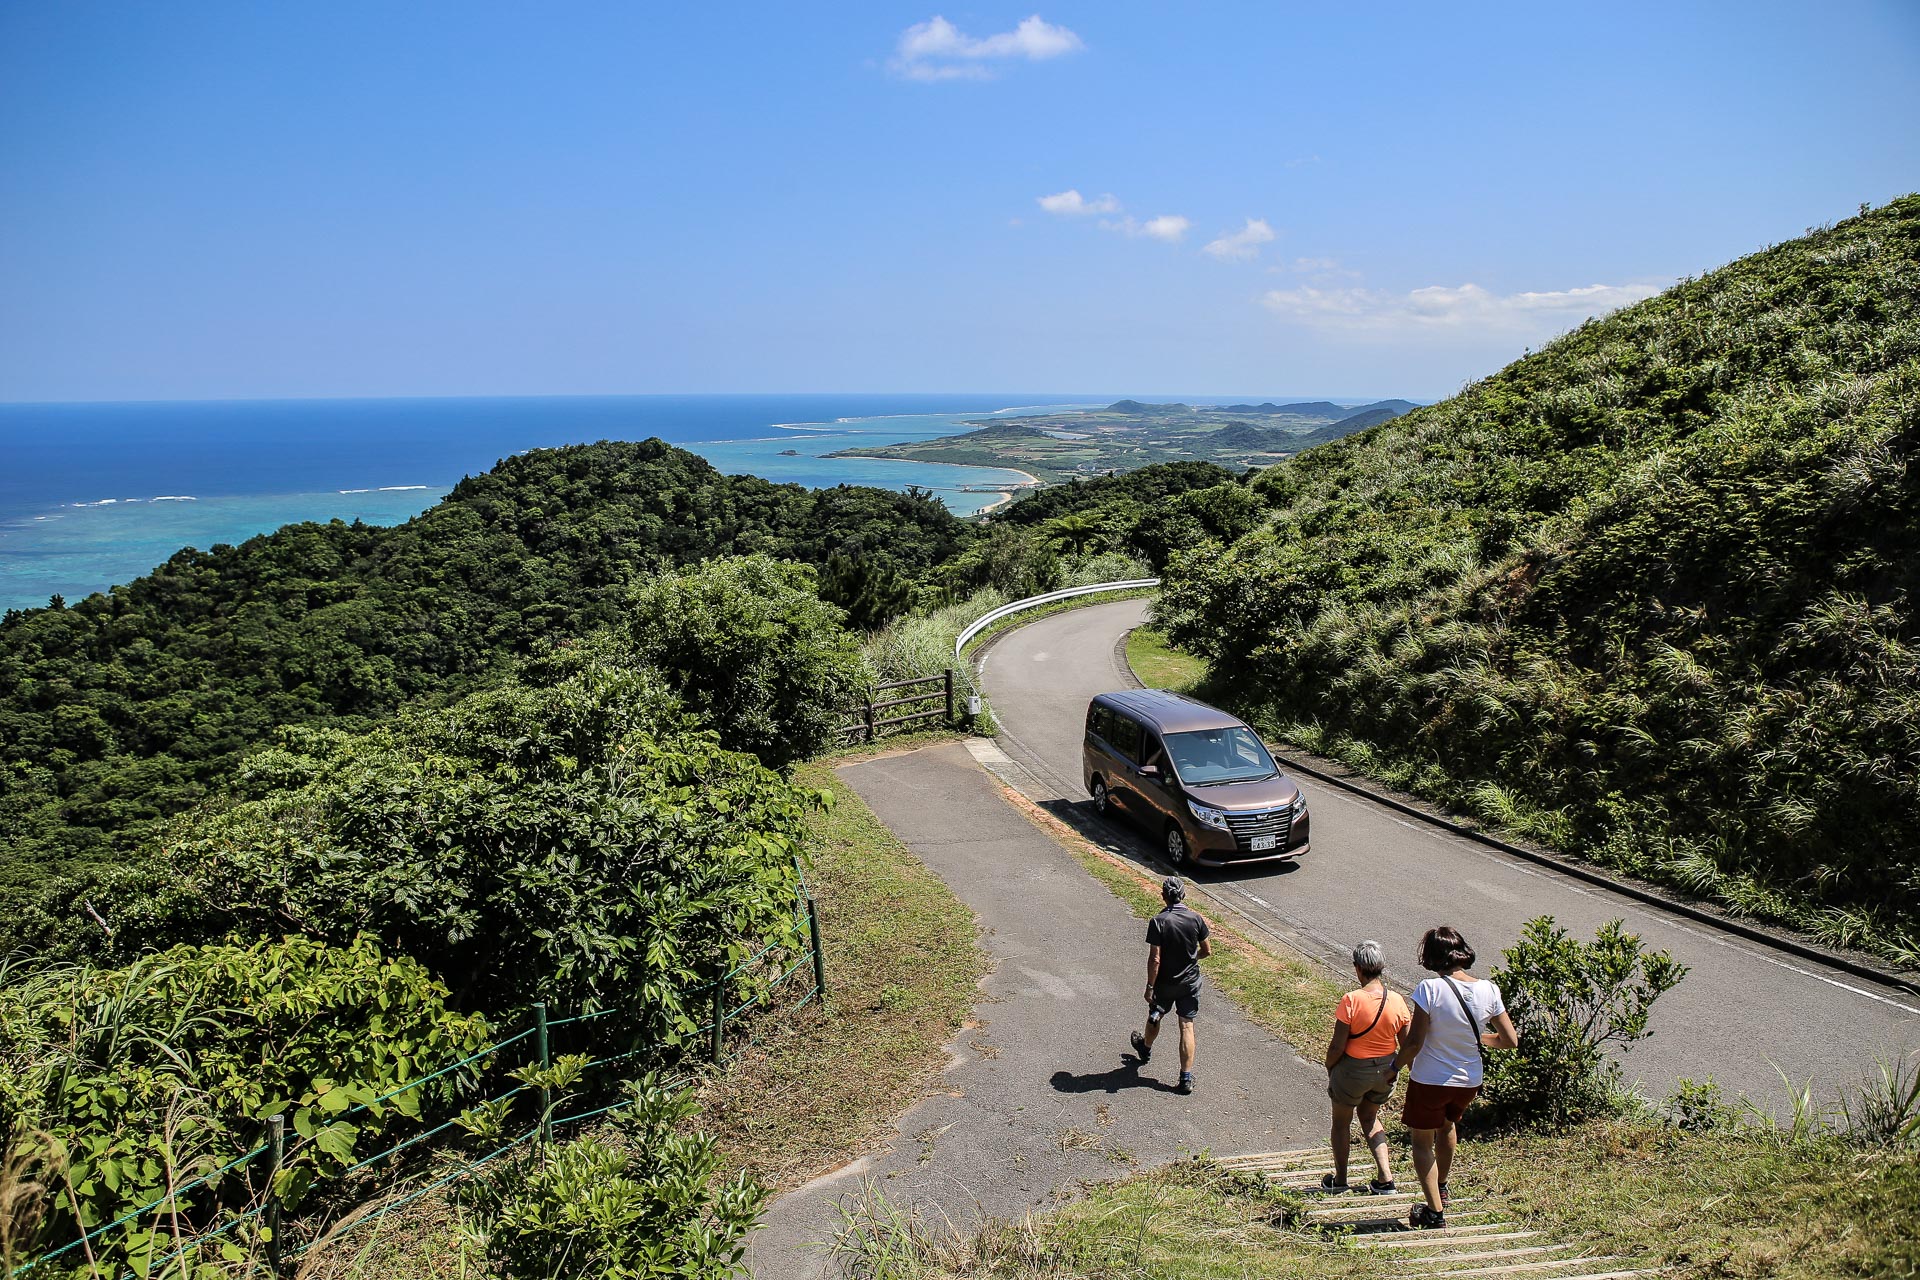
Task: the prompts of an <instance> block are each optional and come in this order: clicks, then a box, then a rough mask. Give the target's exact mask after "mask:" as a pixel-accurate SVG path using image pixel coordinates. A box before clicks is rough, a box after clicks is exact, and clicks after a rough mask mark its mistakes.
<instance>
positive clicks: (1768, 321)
mask: <svg viewBox="0 0 1920 1280" xmlns="http://www.w3.org/2000/svg"><path fill="white" fill-rule="evenodd" d="M1917 362H1920V196H1907V197H1905V198H1902V199H1900V200H1897V201H1895V202H1893V203H1892V204H1890V205H1888V206H1886V207H1884V208H1882V209H1879V210H1876V211H1873V212H1871V213H1867V214H1863V215H1861V216H1859V217H1855V218H1849V219H1847V220H1846V221H1844V222H1841V223H1839V224H1838V225H1837V226H1834V227H1832V228H1830V229H1826V230H1821V231H1817V232H1814V233H1812V234H1810V235H1808V236H1806V237H1805V238H1803V239H1798V240H1792V241H1788V242H1787V243H1784V244H1781V245H1778V246H1775V247H1774V248H1771V249H1767V250H1765V251H1764V252H1761V253H1757V254H1754V255H1753V256H1751V257H1748V258H1744V259H1742V260H1740V261H1738V262H1735V263H1732V264H1731V265H1729V266H1726V267H1723V268H1721V269H1720V270H1717V271H1713V272H1711V273H1709V274H1707V275H1704V276H1702V277H1700V278H1699V279H1691V280H1687V281H1685V282H1684V283H1682V284H1680V285H1677V286H1675V287H1674V288H1672V289H1669V290H1668V291H1667V292H1665V293H1664V294H1661V295H1660V296H1658V297H1656V298H1652V299H1649V300H1647V301H1646V302H1642V303H1640V304H1638V305H1635V306H1632V307H1628V308H1626V309H1625V310H1622V311H1619V312H1617V313H1615V314H1613V315H1611V316H1607V317H1605V318H1603V319H1600V320H1594V321H1590V322H1588V323H1586V324H1583V325H1582V326H1580V327H1579V328H1578V329H1576V330H1574V331H1573V332H1571V333H1569V334H1567V335H1566V336H1564V337H1562V338H1560V339H1558V340H1557V341H1555V342H1553V343H1550V344H1549V345H1547V346H1546V347H1545V348H1544V349H1543V350H1540V351H1538V352H1535V353H1533V354H1531V355H1528V356H1525V357H1524V358H1522V359H1520V360H1517V361H1515V362H1514V363H1513V364H1511V365H1509V366H1508V367H1507V368H1505V369H1503V370H1501V371H1500V372H1498V373H1496V374H1494V375H1492V376H1491V377H1488V378H1486V379H1484V380H1482V381H1480V382H1477V383H1475V384H1473V385H1472V386H1470V387H1468V388H1467V389H1466V390H1465V391H1463V392H1461V393H1460V394H1459V395H1457V396H1454V397H1453V398H1452V399H1449V400H1445V401H1442V402H1441V403H1439V404H1434V405H1429V406H1426V407H1424V408H1419V409H1415V410H1413V411H1412V412H1410V413H1408V414H1406V415H1405V416H1404V417H1400V418H1398V419H1397V420H1395V421H1391V422H1386V423H1383V424H1380V425H1376V426H1375V427H1374V429H1373V430H1371V431H1367V432H1365V433H1364V434H1359V435H1350V436H1348V437H1347V438H1345V439H1343V440H1339V441H1335V442H1333V443H1331V444H1328V445H1325V446H1323V447H1321V448H1317V449H1313V450H1310V451H1307V452H1304V453H1301V454H1299V455H1297V456H1296V457H1294V458H1293V459H1291V460H1290V461H1288V462H1285V463H1282V464H1279V465H1277V466H1272V467H1268V468H1265V469H1264V470H1262V471H1261V472H1260V473H1259V475H1258V476H1256V477H1255V478H1254V479H1253V480H1252V481H1251V482H1250V486H1249V487H1250V488H1251V489H1252V490H1253V491H1254V492H1255V493H1258V494H1261V495H1263V496H1265V497H1266V498H1267V500H1268V501H1269V502H1270V503H1272V504H1273V506H1274V508H1275V510H1274V512H1273V514H1272V515H1271V516H1270V517H1269V518H1268V519H1267V520H1266V522H1265V527H1263V528H1261V529H1259V530H1258V531H1256V532H1255V533H1253V534H1251V535H1249V536H1247V537H1245V538H1243V539H1241V540H1240V541H1238V542H1237V543H1235V544H1234V545H1233V547H1232V548H1230V549H1229V550H1228V551H1227V552H1226V553H1224V554H1221V555H1213V554H1209V555H1205V556H1191V557H1178V556H1176V557H1174V559H1173V560H1172V562H1171V564H1170V566H1169V568H1168V571H1167V573H1166V575H1165V576H1166V583H1167V585H1166V587H1165V589H1164V592H1163V595H1162V597H1161V603H1160V606H1159V609H1160V616H1162V617H1163V618H1164V619H1165V621H1166V624H1167V625H1168V627H1169V629H1170V631H1171V633H1172V635H1173V638H1174V639H1175V640H1176V641H1177V642H1179V643H1181V644H1183V645H1186V646H1189V647H1192V648H1195V649H1197V650H1198V651H1199V652H1201V653H1202V654H1203V655H1204V656H1206V657H1208V658H1209V659H1211V661H1212V663H1213V669H1214V670H1215V671H1230V672H1232V673H1233V681H1232V687H1231V688H1230V689H1222V690H1219V691H1216V696H1218V697H1220V698H1223V699H1226V700H1228V701H1229V702H1235V703H1237V704H1238V705H1237V706H1236V707H1235V709H1236V710H1239V711H1241V712H1242V713H1244V714H1248V715H1250V716H1252V717H1253V718H1255V719H1256V720H1258V721H1259V722H1261V723H1262V724H1264V725H1265V726H1266V727H1268V728H1270V729H1273V730H1275V731H1276V732H1277V733H1278V735H1279V736H1281V737H1283V738H1286V739H1289V740H1291V741H1294V742H1296V743H1298V744H1300V745H1302V746H1304V747H1306V748H1308V749H1310V750H1319V751H1322V752H1325V753H1329V754H1332V755H1336V756H1339V757H1341V758H1344V759H1346V760H1347V761H1348V762H1349V763H1352V764H1356V765H1359V766H1361V767H1364V768H1366V769H1367V770H1368V771H1370V772H1372V773H1374V774H1376V775H1377V776H1381V777H1384V778H1386V779H1387V780H1388V781H1390V782H1394V783H1396V784H1398V785H1401V786H1407V787H1411V788H1416V789H1418V790H1421V791H1423V792H1425V793H1426V794H1428V795H1430V796H1432V797H1434V798H1436V799H1439V800H1441V801H1444V802H1446V803H1449V804H1453V805H1457V806H1460V807H1462V808H1465V809H1468V810H1470V811H1473V812H1476V813H1478V814H1480V815H1481V816H1483V817H1486V818H1489V819H1493V820H1496V821H1499V822H1500V823H1502V824H1504V825H1506V826H1507V827H1509V828H1511V829H1514V830H1518V831H1520V832H1521V833H1523V834H1526V835H1529V836H1532V837H1533V838H1535V839H1538V840H1541V841H1544V842H1546V843H1549V844H1551V845H1554V846H1556V847H1558V848H1560V849H1562V850H1565V851H1567V852H1570V853H1574V854H1578V855H1581V856H1584V857H1587V858H1590V859H1592V860H1594V861H1596V862H1599V863H1603V864H1605V865H1608V866H1611V867H1615V868H1618V869H1620V870H1622V871H1625V872H1628V873H1631V874H1634V875H1637V876H1642V877H1646V878H1649V879H1652V880H1657V881H1661V882H1664V883H1666V884H1669V885H1672V886H1675V887H1677V888H1680V889H1682V890H1685V891H1687V892H1690V893H1696V894H1700V895H1703V896H1708V897H1711V898H1714V899H1717V900H1718V901H1720V902H1721V903H1724V904H1726V905H1727V906H1728V907H1730V908H1732V909H1733V910H1735V911H1738V912H1742V913H1745V914H1749V915H1754V916H1758V917H1762V918H1771V919H1774V920H1780V921H1785V922H1789V923H1792V924H1794V925H1797V926H1799V927H1801V928H1804V929H1806V930H1807V931H1809V932H1810V933H1812V934H1813V935H1814V936H1815V937H1818V938H1820V939H1822V940H1824V941H1827V942H1831V943H1835V944H1838V945H1853V946H1865V947H1869V948H1872V949H1874V950H1875V951H1877V952H1878V953H1879V954H1880V955H1882V956H1884V957H1888V958H1890V959H1893V960H1895V961H1898V962H1904V963H1906V964H1908V965H1912V966H1914V967H1917V968H1920V803H1916V801H1915V797H1916V796H1920V483H1917V481H1916V478H1920V378H1916V377H1915V373H1914V371H1915V369H1916V368H1920V363H1917ZM1388 407H1389V405H1388V404H1386V403H1385V402H1383V404H1382V405H1380V406H1368V407H1367V408H1366V409H1365V410H1362V411H1359V412H1356V413H1355V414H1353V415H1350V416H1349V417H1348V418H1347V419H1345V420H1344V421H1343V422H1342V423H1338V424H1335V425H1336V426H1344V425H1346V424H1347V423H1350V422H1352V420H1353V418H1354V417H1358V416H1362V414H1371V413H1373V412H1374V411H1375V409H1376V408H1378V409H1379V410H1381V411H1385V409H1386V408H1388Z"/></svg>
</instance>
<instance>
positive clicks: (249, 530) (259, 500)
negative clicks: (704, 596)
mask: <svg viewBox="0 0 1920 1280" xmlns="http://www.w3.org/2000/svg"><path fill="white" fill-rule="evenodd" d="M1107 399H1111V397H1107V398H1106V399H1102V398H1101V397H1099V396H1069V395H1058V394H1054V395H1036V394H995V395H788V396H566V397H528V398H496V399H444V400H297V401H209V402H201V403H194V402H179V401H168V402H159V403H151V404H139V403H115V404H11V405H0V609H27V608H34V607H38V606H41V605H44V604H46V603H47V600H48V597H50V596H52V595H54V594H56V593H57V594H59V595H61V596H64V597H65V598H66V599H67V600H69V601H75V600H78V599H80V598H81V597H83V596H86V595H88V594H90V593H92V592H95V591H101V590H104V589H106V588H107V587H109V586H112V585H114V584H117V583H123V582H127V581H130V580H132V579H134V578H137V577H139V576H140V575H142V574H144V573H146V572H147V571H149V570H150V569H152V568H153V567H154V566H155V565H158V564H160V563H162V562H164V561H165V560H166V559H167V558H168V557H170V556H171V555H173V554H174V553H175V552H177V551H179V550H180V549H181V548H183V547H200V548H207V547H212V546H215V545H218V544H220V543H237V542H241V541H244V540H245V539H247V538H250V537H253V536H254V535H255V534H260V533H266V532H270V531H271V530H274V529H277V528H279V527H280V526H281V525H284V524H290V523H294V522H297V521H303V520H335V519H339V520H349V521H351V520H362V521H365V522H367V523H369V524H382V525H387V524H400V523H403V522H405V521H407V520H410V519H412V518H413V517H414V516H416V515H418V514H420V513H421V512H422V511H424V510H426V509H427V508H428V507H430V506H432V505H433V504H434V503H435V502H437V501H439V500H440V498H441V497H443V496H444V495H445V494H446V493H447V491H448V490H449V489H451V488H452V487H453V485H454V484H455V483H456V482H458V481H459V480H460V479H461V477H463V476H467V475H472V474H476V473H479V472H483V471H486V470H487V469H488V468H490V467H492V466H493V465H494V463H495V462H497V461H498V460H500V459H501V458H504V457H507V456H510V455H512V454H515V453H520V452H523V451H525V450H528V449H539V448H550V447H553V446H556V445H563V444H578V443H586V442H590V441H595V440H644V439H647V438H648V437H651V436H658V437H659V438H661V439H663V440H666V441H669V442H670V443H673V444H676V445H679V446H680V447H682V448H685V449H688V450H690V451H692V452H694V453H697V454H700V455H701V456H702V457H705V458H706V459H707V460H708V461H710V462H712V463H713V464H714V466H716V467H718V468H719V469H720V470H722V471H724V472H727V473H729V474H746V475H756V476H762V477H765V478H766V479H768V480H774V481H780V482H793V483H796V484H804V485H808V486H810V487H814V488H825V487H830V486H833V485H838V484H867V485H877V486H880V487H882V488H889V489H905V488H907V487H908V486H909V485H917V486H919V487H921V488H925V489H931V490H933V491H934V492H935V493H936V494H938V495H939V496H940V498H941V499H942V500H943V501H945V502H946V504H947V506H948V507H949V508H950V509H951V510H952V511H953V512H954V513H955V514H957V515H972V514H975V513H977V512H979V511H981V510H983V509H984V508H986V507H988V506H990V505H993V504H994V503H996V502H998V501H1000V500H1001V491H1002V490H1004V488H1005V487H1006V486H1009V485H1014V484H1018V483H1020V482H1022V481H1023V480H1024V479H1025V478H1026V477H1024V476H1023V475H1022V474H1020V473H1019V472H1015V471H1010V470H1004V469H1000V468H991V467H955V466H942V465H938V464H932V463H916V462H903V461H892V460H883V459H867V458H828V457H825V456H823V455H825V454H828V453H831V452H833V451H834V450H836V449H844V448H847V447H849V446H851V445H875V444H893V443H896V442H900V441H908V440H927V439H932V438H934V437H937V436H944V435H953V434H955V433H957V432H960V431H965V430H967V429H968V426H967V424H968V423H969V422H973V421H978V420H982V419H990V418H993V417H1005V416H1009V415H1011V414H1015V413H1032V412H1036V411H1040V410H1051V411H1063V410H1068V409H1077V408H1086V407H1090V406H1096V405H1100V404H1104V403H1106V402H1107Z"/></svg>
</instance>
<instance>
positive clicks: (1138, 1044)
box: [1133, 1031, 1153, 1067]
mask: <svg viewBox="0 0 1920 1280" xmlns="http://www.w3.org/2000/svg"><path fill="white" fill-rule="evenodd" d="M1133 1051H1134V1052H1135V1053H1137V1054H1139V1055H1140V1065H1141V1066H1143V1067H1144V1066H1146V1065H1147V1059H1149V1058H1151V1057H1152V1056H1153V1046H1152V1045H1150V1044H1148V1043H1147V1038H1146V1037H1145V1036H1143V1035H1141V1034H1140V1033H1139V1032H1138V1031H1136V1032H1134V1033H1133Z"/></svg>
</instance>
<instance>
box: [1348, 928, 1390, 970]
mask: <svg viewBox="0 0 1920 1280" xmlns="http://www.w3.org/2000/svg"><path fill="white" fill-rule="evenodd" d="M1353 967H1354V968H1355V969H1358V970H1359V971H1360V972H1361V973H1363V974H1365V975H1366V976H1367V977H1369V978H1377V977H1379V976H1380V975H1381V974H1383V973H1385V972H1386V970H1387V955H1386V952H1384V951H1382V950H1380V944H1379V943H1377V942H1375V941H1374V940H1373V939H1371V938H1369V939H1367V940H1366V941H1365V942H1362V943H1360V944H1359V945H1357V946H1355V947H1354V949H1353Z"/></svg>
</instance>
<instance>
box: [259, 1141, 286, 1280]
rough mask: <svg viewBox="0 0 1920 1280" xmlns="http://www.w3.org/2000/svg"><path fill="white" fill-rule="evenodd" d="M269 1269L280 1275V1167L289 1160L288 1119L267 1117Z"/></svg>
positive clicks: (266, 1215)
mask: <svg viewBox="0 0 1920 1280" xmlns="http://www.w3.org/2000/svg"><path fill="white" fill-rule="evenodd" d="M267 1147H268V1151H269V1156H268V1161H267V1211H266V1214H265V1215H264V1216H265V1217H266V1220H267V1269H268V1270H269V1271H270V1272H271V1273H272V1274H273V1275H275V1276H278V1275H279V1274H280V1188H279V1184H280V1166H281V1165H283V1164H285V1163H286V1160H287V1117H286V1116H285V1115H277V1116H269V1117H267Z"/></svg>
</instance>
